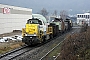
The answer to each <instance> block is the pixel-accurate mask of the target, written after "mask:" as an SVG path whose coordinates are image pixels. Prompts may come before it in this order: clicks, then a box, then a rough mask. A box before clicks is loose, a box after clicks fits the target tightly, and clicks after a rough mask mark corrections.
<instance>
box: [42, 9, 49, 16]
mask: <svg viewBox="0 0 90 60" xmlns="http://www.w3.org/2000/svg"><path fill="white" fill-rule="evenodd" d="M40 14H42V15H43V16H44V17H46V16H47V15H48V12H47V10H46V9H45V8H43V9H42V10H41V11H40Z"/></svg>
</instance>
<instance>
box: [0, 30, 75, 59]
mask: <svg viewBox="0 0 90 60" xmlns="http://www.w3.org/2000/svg"><path fill="white" fill-rule="evenodd" d="M75 31H76V30H74V31H73V32H75ZM66 34H68V33H65V34H63V35H62V36H65V35H66ZM62 36H60V37H61V39H64V38H63V37H62ZM54 39H57V38H54ZM54 39H53V41H54ZM50 42H51V41H50ZM61 42H62V41H61ZM61 42H60V43H58V45H56V46H55V47H54V48H52V49H51V50H49V52H48V53H46V54H45V53H44V55H42V56H43V57H41V58H40V57H39V58H38V59H40V60H43V59H44V58H45V57H46V56H47V55H48V54H49V53H51V52H52V51H53V50H54V49H55V48H56V47H58V46H59V45H60V44H61ZM41 45H42V44H41ZM41 45H38V46H35V47H28V46H24V47H21V48H18V49H16V50H13V51H11V52H8V53H6V54H4V55H1V56H0V60H13V59H15V58H17V57H18V56H21V55H23V54H24V53H28V52H30V51H32V50H34V49H35V48H36V47H39V46H40V47H39V49H37V51H39V50H40V52H41V50H42V49H41V48H42V46H41ZM44 45H48V44H47V43H46V44H44ZM44 45H43V46H44ZM37 51H35V52H34V53H37ZM35 55H39V52H38V54H35ZM31 56H33V53H31ZM29 57H30V55H29ZM30 58H31V57H30ZM25 59H27V60H28V59H29V58H25ZM17 60H19V59H17ZM23 60H24V59H23ZM30 60H33V58H31V59H30ZM34 60H35V59H34Z"/></svg>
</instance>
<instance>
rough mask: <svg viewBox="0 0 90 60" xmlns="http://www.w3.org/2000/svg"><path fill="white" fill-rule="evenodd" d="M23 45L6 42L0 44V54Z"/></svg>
mask: <svg viewBox="0 0 90 60" xmlns="http://www.w3.org/2000/svg"><path fill="white" fill-rule="evenodd" d="M22 45H24V43H22V42H8V43H0V54H3V53H6V52H8V51H10V50H13V49H16V48H19V47H21V46H22Z"/></svg>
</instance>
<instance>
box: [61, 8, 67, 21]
mask: <svg viewBox="0 0 90 60" xmlns="http://www.w3.org/2000/svg"><path fill="white" fill-rule="evenodd" d="M67 15H68V14H67V12H66V11H65V10H62V11H61V12H60V17H61V18H62V19H63V20H66V17H67Z"/></svg>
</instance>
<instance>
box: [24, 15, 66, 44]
mask: <svg viewBox="0 0 90 60" xmlns="http://www.w3.org/2000/svg"><path fill="white" fill-rule="evenodd" d="M65 28H66V27H65V23H64V21H63V20H61V19H59V18H55V20H54V21H53V22H52V23H49V24H48V23H47V20H46V19H45V17H43V16H42V15H40V14H35V15H33V18H32V19H28V20H27V23H26V27H25V28H22V36H23V38H22V42H24V43H25V44H27V45H33V44H37V43H42V42H45V41H46V40H49V39H52V38H53V37H55V36H57V35H59V34H61V32H65Z"/></svg>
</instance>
